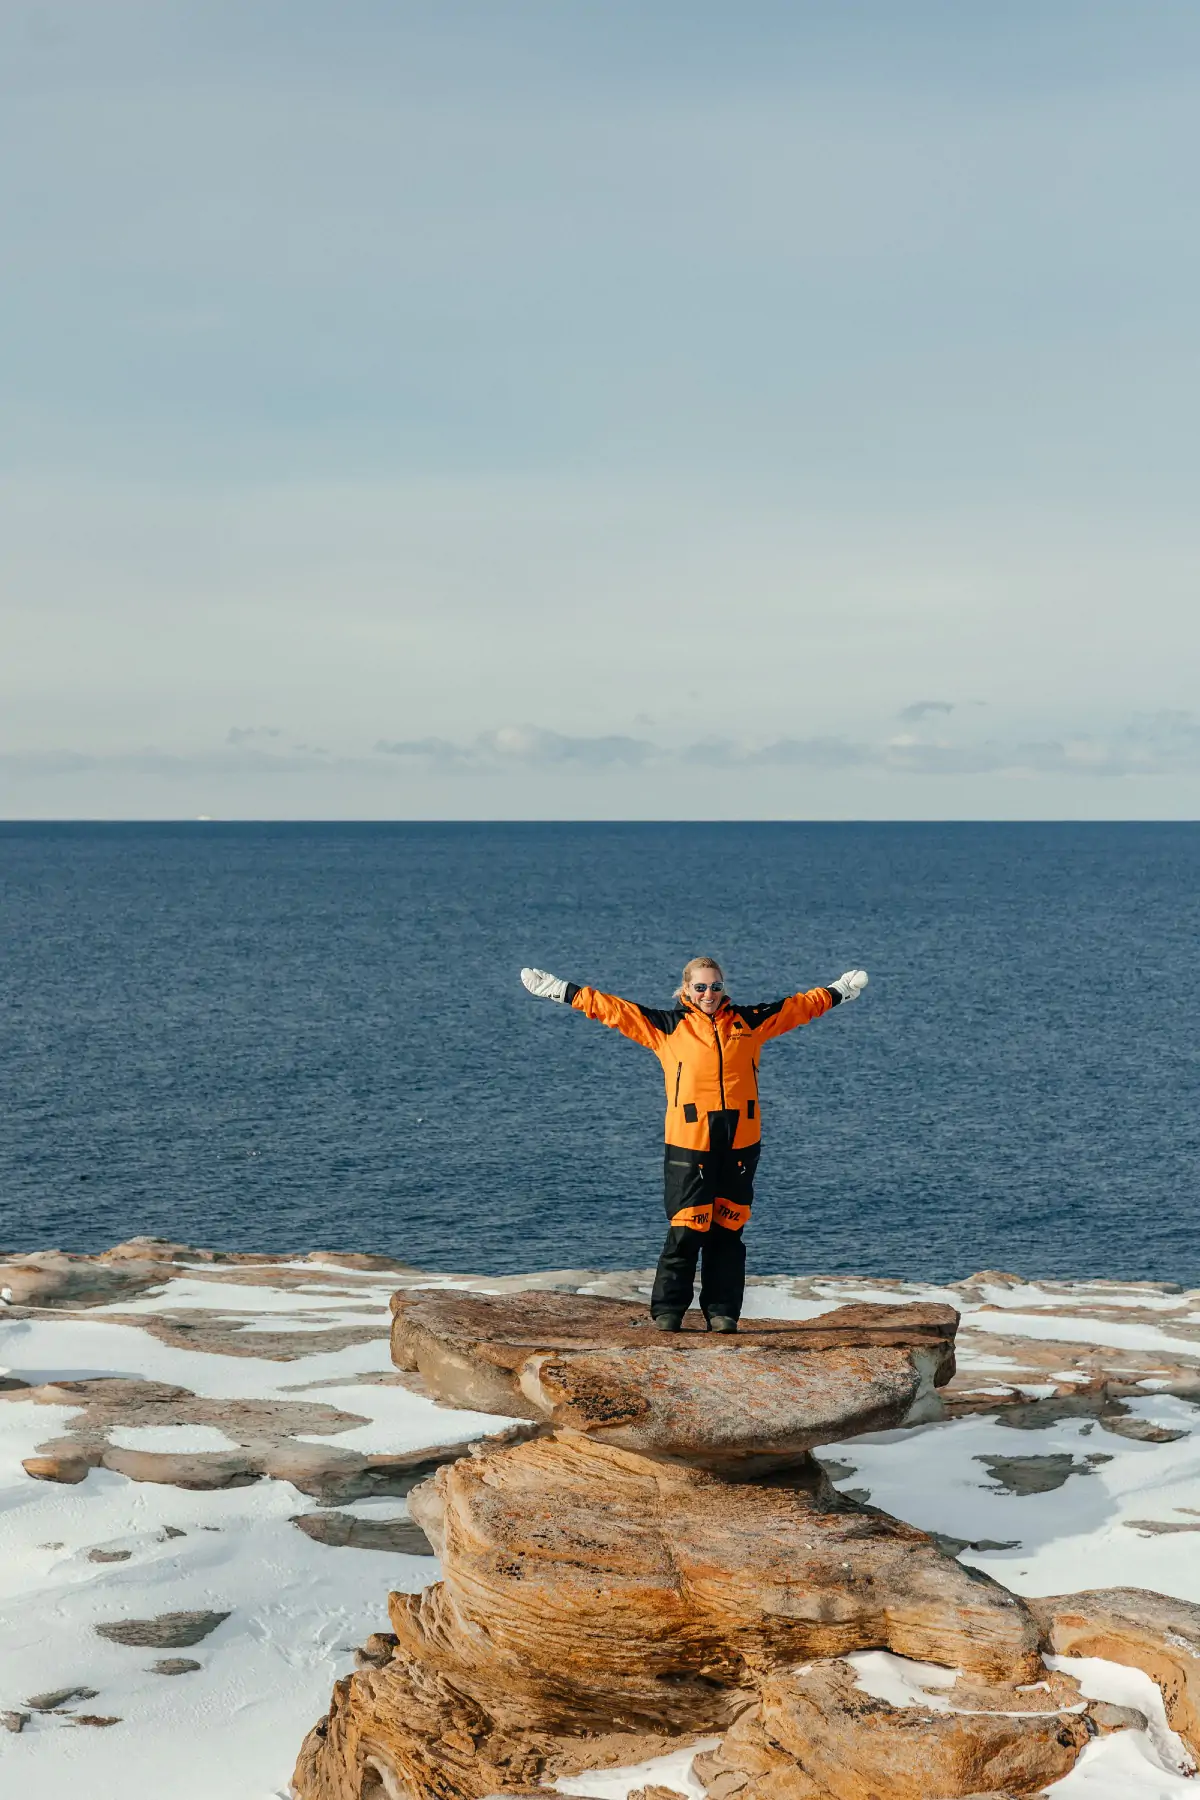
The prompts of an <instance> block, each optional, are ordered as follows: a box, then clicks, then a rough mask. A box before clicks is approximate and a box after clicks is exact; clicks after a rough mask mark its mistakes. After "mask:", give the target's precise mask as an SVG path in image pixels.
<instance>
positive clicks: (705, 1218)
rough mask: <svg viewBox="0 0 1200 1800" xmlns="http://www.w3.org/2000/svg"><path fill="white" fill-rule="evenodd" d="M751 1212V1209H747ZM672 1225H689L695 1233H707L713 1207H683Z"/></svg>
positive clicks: (672, 1221) (675, 1216)
mask: <svg viewBox="0 0 1200 1800" xmlns="http://www.w3.org/2000/svg"><path fill="white" fill-rule="evenodd" d="M746 1210H747V1211H749V1210H750V1209H749V1207H747V1209H746ZM671 1223H672V1225H688V1226H690V1227H691V1229H692V1230H693V1231H707V1230H708V1228H709V1226H710V1225H711V1224H712V1207H711V1206H681V1207H680V1209H679V1211H678V1212H677V1213H676V1214H675V1215H674V1217H673V1218H672V1220H671Z"/></svg>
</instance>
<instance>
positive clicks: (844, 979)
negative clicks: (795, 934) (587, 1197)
mask: <svg viewBox="0 0 1200 1800" xmlns="http://www.w3.org/2000/svg"><path fill="white" fill-rule="evenodd" d="M521 980H522V981H523V982H524V984H525V986H526V987H527V988H528V989H529V992H530V993H531V994H536V995H538V997H539V998H540V999H543V1000H557V1001H560V1002H561V1003H562V1004H564V1005H566V1006H573V1007H574V1008H575V1010H576V1012H581V1013H585V1014H586V1015H587V1017H588V1018H589V1019H599V1020H600V1021H601V1023H602V1024H604V1025H610V1026H612V1028H613V1029H614V1030H616V1031H619V1032H621V1034H622V1035H623V1036H624V1037H627V1038H632V1039H633V1041H634V1043H635V1044H644V1045H645V1046H646V1048H647V1049H648V1050H653V1052H654V1054H655V1055H656V1056H657V1057H658V1060H659V1062H660V1063H661V1064H662V1067H663V1075H664V1077H665V1079H666V1084H667V1119H666V1139H667V1143H666V1157H665V1164H664V1178H665V1196H664V1197H665V1201H666V1208H667V1218H668V1219H669V1221H670V1224H669V1227H668V1230H667V1241H666V1243H665V1244H664V1245H663V1248H662V1255H661V1256H660V1257H659V1259H658V1268H657V1270H656V1272H655V1276H654V1288H653V1291H652V1293H651V1296H650V1316H651V1318H652V1319H653V1320H654V1323H655V1324H656V1325H657V1326H658V1328H659V1330H660V1331H678V1330H679V1329H680V1327H681V1326H682V1324H683V1316H684V1314H685V1313H686V1312H687V1309H688V1307H689V1306H690V1305H691V1303H692V1289H693V1285H694V1282H695V1277H696V1260H697V1258H698V1257H699V1258H701V1259H702V1260H701V1286H700V1310H701V1312H702V1313H703V1314H704V1317H705V1319H706V1320H707V1322H708V1328H709V1330H710V1331H736V1330H737V1322H738V1318H739V1316H740V1314H741V1310H742V1294H743V1292H744V1289H745V1285H746V1246H745V1244H744V1243H743V1242H742V1230H743V1228H744V1226H745V1224H746V1221H747V1220H748V1219H749V1217H750V1207H751V1203H752V1202H753V1199H754V1171H755V1169H756V1168H757V1166H758V1153H759V1149H760V1147H761V1146H760V1141H759V1140H760V1138H761V1135H762V1125H761V1121H760V1118H759V1109H758V1059H759V1055H760V1052H761V1050H762V1046H763V1045H764V1044H765V1043H766V1042H767V1040H768V1038H775V1037H782V1036H783V1034H784V1032H785V1031H794V1030H795V1029H796V1027H797V1026H798V1025H807V1024H808V1022H809V1020H810V1019H818V1018H820V1016H821V1014H822V1013H825V1012H828V1011H829V1010H830V1008H831V1007H834V1006H837V1005H838V1004H839V1003H840V1002H841V1001H843V1000H857V998H858V996H859V995H860V994H861V992H862V990H863V989H864V988H865V987H866V985H867V976H866V972H865V971H864V970H863V969H849V970H847V972H846V974H845V975H841V976H839V977H838V979H837V980H836V981H833V982H831V983H830V984H829V986H828V987H816V988H809V989H808V991H807V992H806V993H799V994H790V995H789V996H788V998H787V999H786V1000H772V1001H769V1002H768V1003H767V1004H766V1005H764V1006H735V1005H734V1004H733V1003H732V1001H731V1000H730V999H729V997H728V995H727V994H726V992H725V977H724V975H723V974H722V973H721V965H720V964H719V963H718V962H715V961H714V960H713V958H712V957H711V956H694V957H693V958H692V960H691V962H690V963H688V965H687V967H686V968H685V969H684V971H683V980H682V982H681V983H680V985H679V987H678V988H677V989H676V992H675V999H676V1002H677V1004H676V1005H675V1006H673V1007H671V1008H669V1009H663V1008H661V1007H654V1006H639V1005H637V1004H636V1003H635V1002H634V1001H632V1000H620V999H618V998H617V996H616V995H615V994H602V993H601V992H600V990H599V989H598V988H591V987H577V986H576V985H575V983H574V982H573V981H561V980H559V979H558V977H557V976H555V975H550V974H547V972H546V971H545V969H522V970H521Z"/></svg>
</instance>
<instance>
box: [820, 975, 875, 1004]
mask: <svg viewBox="0 0 1200 1800" xmlns="http://www.w3.org/2000/svg"><path fill="white" fill-rule="evenodd" d="M829 985H830V987H831V988H832V989H833V992H834V993H835V994H840V995H841V996H842V1000H843V1001H846V1000H857V999H858V996H859V995H860V994H861V993H862V991H863V989H864V988H865V987H866V985H867V971H866V970H865V969H847V970H846V973H845V974H844V975H839V976H838V978H837V980H836V981H831V982H830V984H829Z"/></svg>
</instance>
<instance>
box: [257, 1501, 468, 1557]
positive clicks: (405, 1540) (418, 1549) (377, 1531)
mask: <svg viewBox="0 0 1200 1800" xmlns="http://www.w3.org/2000/svg"><path fill="white" fill-rule="evenodd" d="M292 1524H293V1525H295V1526H298V1527H299V1529H300V1530H301V1531H302V1532H303V1533H304V1535H305V1537H310V1538H312V1540H313V1542H314V1543H316V1544H328V1545H329V1546H330V1547H331V1548H332V1549H336V1550H343V1549H344V1550H384V1551H387V1552H389V1553H390V1554H391V1555H392V1556H432V1555H433V1550H432V1548H431V1546H430V1542H429V1539H428V1538H427V1537H426V1536H425V1533H424V1532H423V1531H422V1530H421V1527H420V1526H419V1525H418V1524H416V1523H415V1522H414V1521H413V1520H412V1519H360V1518H357V1517H356V1516H355V1514H354V1513H344V1512H317V1513H300V1514H299V1515H298V1516H297V1517H296V1518H294V1519H293V1520H292Z"/></svg>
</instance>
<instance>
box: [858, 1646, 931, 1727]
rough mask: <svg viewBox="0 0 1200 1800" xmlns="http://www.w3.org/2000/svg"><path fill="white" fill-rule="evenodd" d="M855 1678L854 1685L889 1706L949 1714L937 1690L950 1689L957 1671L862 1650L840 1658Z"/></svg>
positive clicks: (887, 1653)
mask: <svg viewBox="0 0 1200 1800" xmlns="http://www.w3.org/2000/svg"><path fill="white" fill-rule="evenodd" d="M844 1660H845V1661H846V1662H848V1663H849V1665H850V1667H851V1668H852V1669H853V1670H854V1673H855V1675H856V1677H857V1681H856V1684H855V1685H856V1686H858V1687H860V1688H861V1689H862V1690H863V1692H864V1693H865V1694H873V1695H874V1696H875V1698H876V1699H877V1700H886V1701H887V1703H888V1705H889V1706H922V1707H924V1708H925V1709H926V1710H927V1711H928V1712H949V1711H950V1701H949V1700H948V1699H947V1697H946V1695H945V1694H944V1693H939V1692H938V1689H939V1688H948V1687H953V1685H954V1683H955V1681H956V1680H957V1679H958V1675H959V1671H958V1670H957V1669H943V1668H942V1667H940V1665H939V1664H937V1663H922V1662H913V1661H911V1660H910V1659H909V1658H908V1657H906V1656H893V1655H892V1654H891V1652H890V1651H889V1650H864V1651H860V1652H859V1653H858V1654H856V1655H854V1656H847V1657H846V1658H844Z"/></svg>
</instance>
